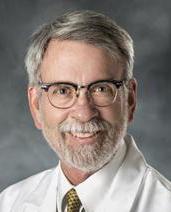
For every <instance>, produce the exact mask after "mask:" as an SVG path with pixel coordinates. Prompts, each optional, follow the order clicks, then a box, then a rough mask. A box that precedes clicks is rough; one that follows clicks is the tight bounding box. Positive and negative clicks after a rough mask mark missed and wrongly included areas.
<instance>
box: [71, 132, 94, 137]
mask: <svg viewBox="0 0 171 212" xmlns="http://www.w3.org/2000/svg"><path fill="white" fill-rule="evenodd" d="M95 134H97V132H94V133H72V135H73V136H74V137H77V138H89V137H92V136H94V135H95Z"/></svg>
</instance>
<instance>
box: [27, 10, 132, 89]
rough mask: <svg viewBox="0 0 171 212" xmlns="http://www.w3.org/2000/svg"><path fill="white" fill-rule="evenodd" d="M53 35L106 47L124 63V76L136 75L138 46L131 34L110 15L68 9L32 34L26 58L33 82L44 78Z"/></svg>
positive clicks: (28, 71) (30, 82) (59, 38)
mask: <svg viewBox="0 0 171 212" xmlns="http://www.w3.org/2000/svg"><path fill="white" fill-rule="evenodd" d="M51 39H58V40H74V41H82V42H85V43H87V44H91V45H93V46H96V47H99V48H102V49H105V50H106V51H107V52H108V53H109V54H110V55H111V56H112V57H113V58H114V59H116V60H117V61H119V62H120V63H121V64H122V65H123V68H124V74H125V76H124V77H125V78H127V79H130V78H132V77H133V64H134V49H133V41H132V39H131V37H130V36H129V34H128V33H127V32H126V31H125V30H124V29H122V28H121V27H120V26H118V25H117V24H116V23H115V22H114V21H113V20H111V19H110V18H109V17H106V16H105V15H103V14H100V13H97V12H94V11H87V10H86V11H75V12H71V13H66V14H64V15H62V16H61V17H59V18H57V19H56V20H55V21H53V22H51V23H48V24H45V25H43V26H41V27H40V29H38V30H37V31H36V32H35V33H34V34H33V35H32V39H31V44H30V46H29V48H28V51H27V54H26V58H25V66H26V69H27V73H28V77H29V84H30V85H32V86H33V85H36V84H37V83H38V81H39V80H40V70H39V67H40V65H41V62H42V60H43V56H44V53H45V51H46V49H47V47H48V43H49V41H50V40H51Z"/></svg>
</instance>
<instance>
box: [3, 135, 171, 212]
mask: <svg viewBox="0 0 171 212" xmlns="http://www.w3.org/2000/svg"><path fill="white" fill-rule="evenodd" d="M125 141H126V144H127V153H126V156H125V159H124V162H123V164H122V166H121V167H120V168H119V170H118V172H117V174H116V176H115V179H114V181H113V183H112V185H111V192H110V194H109V195H108V196H107V197H106V201H105V202H106V203H105V204H103V205H101V207H100V208H98V210H97V211H88V212H105V211H106V212H114V211H117V212H171V183H170V182H169V181H168V180H166V179H165V178H164V177H163V176H161V175H160V174H159V173H158V172H157V171H156V170H155V169H153V168H152V167H150V166H149V165H147V163H146V162H145V160H144V158H143V156H142V154H141V153H140V152H139V150H138V148H137V146H136V144H135V142H134V141H133V139H132V137H130V136H127V137H126V138H125ZM57 178H58V167H57V168H55V169H51V170H47V171H44V172H41V173H39V174H37V175H35V176H32V177H30V178H27V179H26V180H24V181H21V182H19V183H17V184H14V185H12V186H10V187H9V188H7V189H6V190H4V191H3V192H2V193H1V194H0V212H56V211H57V209H56V194H57ZM87 195H88V194H87Z"/></svg>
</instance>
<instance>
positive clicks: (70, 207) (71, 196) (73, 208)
mask: <svg viewBox="0 0 171 212" xmlns="http://www.w3.org/2000/svg"><path fill="white" fill-rule="evenodd" d="M66 201H67V212H79V209H80V207H81V201H80V199H79V197H78V195H77V192H76V190H75V189H74V188H72V189H70V190H69V191H68V192H67V194H66Z"/></svg>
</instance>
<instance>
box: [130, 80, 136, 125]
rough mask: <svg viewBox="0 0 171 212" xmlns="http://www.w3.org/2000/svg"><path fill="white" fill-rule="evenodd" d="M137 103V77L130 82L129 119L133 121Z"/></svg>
mask: <svg viewBox="0 0 171 212" xmlns="http://www.w3.org/2000/svg"><path fill="white" fill-rule="evenodd" d="M136 104H137V81H136V79H135V78H133V79H131V80H129V82H128V121H129V122H131V121H132V120H133V117H134V112H135V108H136Z"/></svg>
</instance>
